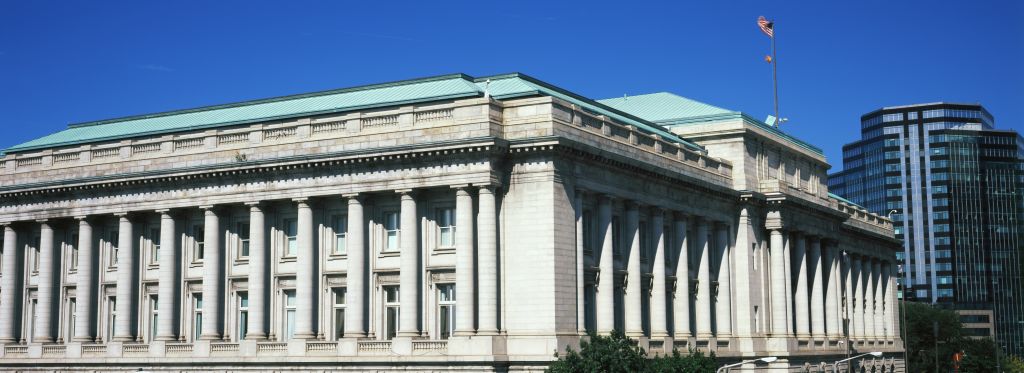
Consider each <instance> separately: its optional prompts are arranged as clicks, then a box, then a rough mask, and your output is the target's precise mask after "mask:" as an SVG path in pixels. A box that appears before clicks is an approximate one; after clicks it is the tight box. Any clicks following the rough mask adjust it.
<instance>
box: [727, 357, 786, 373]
mask: <svg viewBox="0 0 1024 373" xmlns="http://www.w3.org/2000/svg"><path fill="white" fill-rule="evenodd" d="M775 360H779V358H777V357H775V356H769V357H762V358H758V359H750V360H743V361H741V362H738V363H736V364H729V365H726V366H723V367H721V368H718V371H717V373H722V372H727V371H729V368H732V367H738V366H740V365H743V364H748V363H754V362H758V361H760V362H764V363H771V362H773V361H775Z"/></svg>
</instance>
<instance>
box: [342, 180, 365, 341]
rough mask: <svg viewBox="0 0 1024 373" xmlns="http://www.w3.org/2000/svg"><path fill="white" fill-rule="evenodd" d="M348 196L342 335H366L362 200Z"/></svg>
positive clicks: (361, 336)
mask: <svg viewBox="0 0 1024 373" xmlns="http://www.w3.org/2000/svg"><path fill="white" fill-rule="evenodd" d="M345 197H347V198H348V232H346V234H345V240H346V242H345V247H346V251H347V253H348V254H347V255H348V261H347V262H348V273H347V274H346V279H345V281H347V283H346V287H347V288H346V290H345V291H346V294H345V297H346V299H345V302H346V304H345V337H355V338H363V337H366V327H365V326H364V325H365V324H366V321H365V320H366V309H367V307H366V299H367V296H366V236H365V234H366V233H365V232H366V217H365V216H364V213H363V201H362V199H361V198H360V197H359V196H358V195H354V194H350V195H346V196H345Z"/></svg>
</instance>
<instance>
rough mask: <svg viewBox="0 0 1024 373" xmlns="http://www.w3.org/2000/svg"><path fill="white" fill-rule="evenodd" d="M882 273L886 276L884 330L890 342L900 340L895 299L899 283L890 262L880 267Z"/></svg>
mask: <svg viewBox="0 0 1024 373" xmlns="http://www.w3.org/2000/svg"><path fill="white" fill-rule="evenodd" d="M882 273H884V274H885V275H886V280H885V284H886V288H885V325H886V330H888V331H889V333H888V335H887V336H888V337H889V339H891V340H896V339H900V338H901V337H902V335H901V334H900V328H899V322H898V321H897V318H898V317H899V314H900V313H899V309H898V308H897V307H898V303H897V302H898V300H897V299H896V284H897V282H898V281H899V280H898V279H897V277H896V272H893V265H892V262H885V265H884V266H882Z"/></svg>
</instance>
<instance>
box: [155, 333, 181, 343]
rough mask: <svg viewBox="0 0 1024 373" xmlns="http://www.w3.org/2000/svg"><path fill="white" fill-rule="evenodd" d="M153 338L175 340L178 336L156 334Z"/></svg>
mask: <svg viewBox="0 0 1024 373" xmlns="http://www.w3.org/2000/svg"><path fill="white" fill-rule="evenodd" d="M153 340H154V341H163V342H168V341H177V340H178V337H175V336H173V335H158V336H156V337H153Z"/></svg>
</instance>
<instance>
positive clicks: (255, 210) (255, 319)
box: [245, 202, 355, 340]
mask: <svg viewBox="0 0 1024 373" xmlns="http://www.w3.org/2000/svg"><path fill="white" fill-rule="evenodd" d="M246 205H247V206H249V320H248V323H249V324H248V326H247V328H246V333H245V339H248V340H262V339H266V338H267V329H266V326H265V324H264V319H266V316H265V315H264V312H266V311H265V310H266V309H267V299H266V292H267V290H266V286H267V285H266V284H267V241H266V234H267V233H266V221H265V217H264V214H263V208H262V207H260V205H259V203H258V202H250V203H247V204H246ZM350 255H351V254H350ZM349 258H351V256H350V257H349ZM349 260H350V263H351V259H349ZM349 281H351V280H349ZM350 291H351V290H350ZM349 296H351V295H349ZM349 299H351V298H349ZM353 311H355V310H354V309H351V308H349V309H346V310H345V312H346V314H348V312H353ZM346 330H348V325H346Z"/></svg>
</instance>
